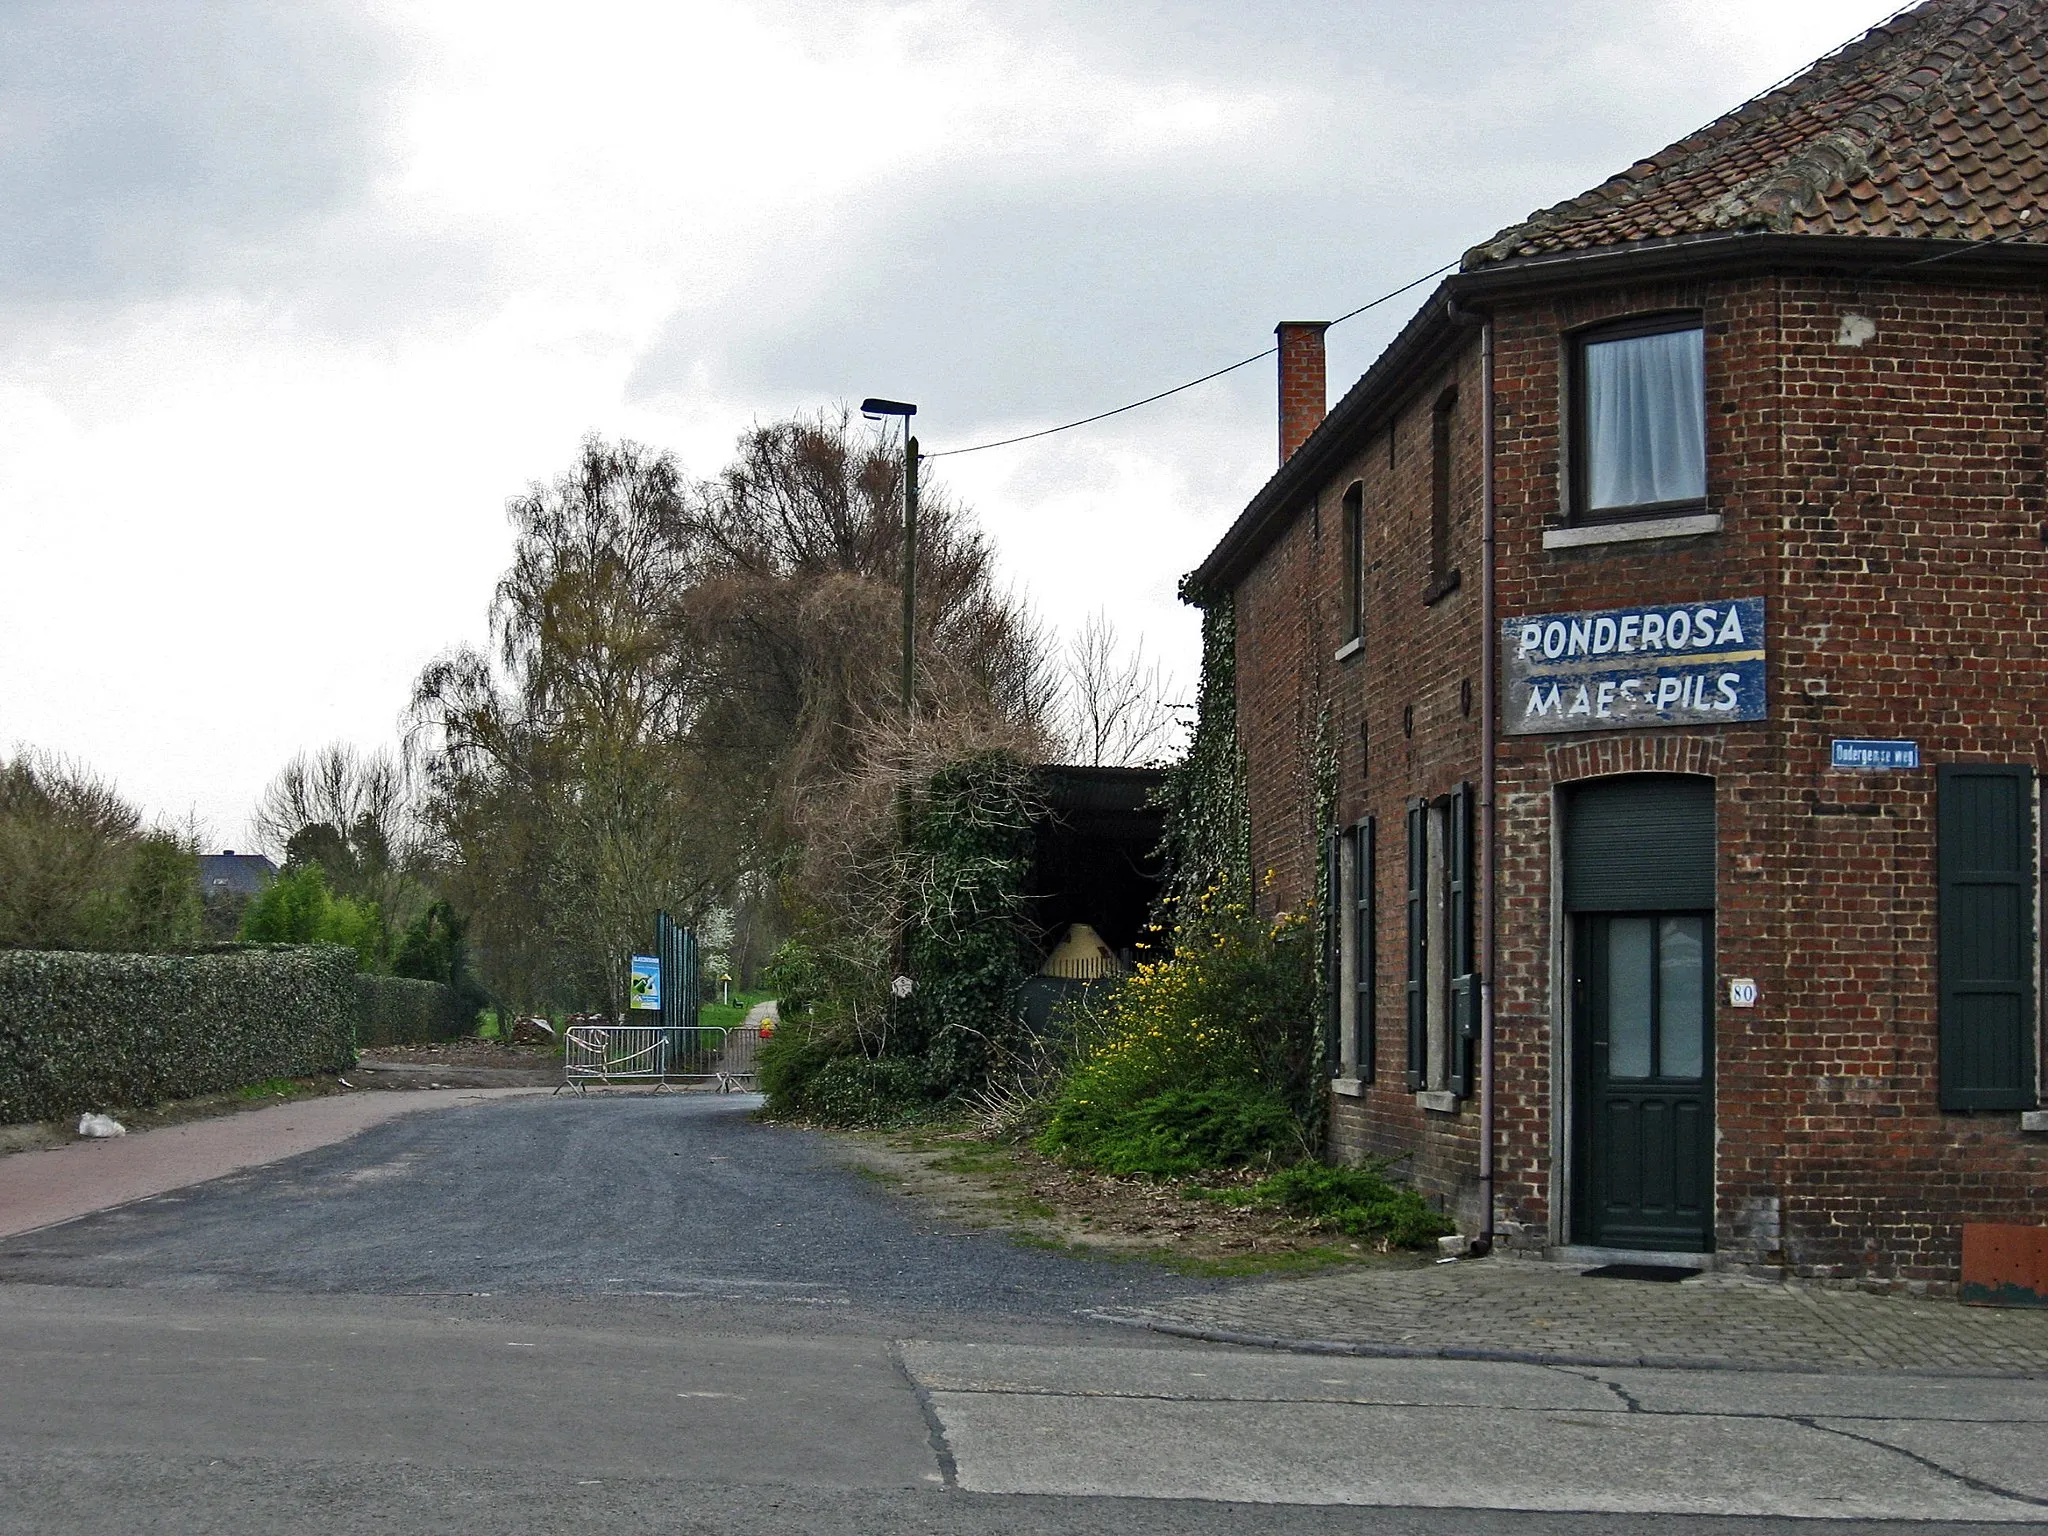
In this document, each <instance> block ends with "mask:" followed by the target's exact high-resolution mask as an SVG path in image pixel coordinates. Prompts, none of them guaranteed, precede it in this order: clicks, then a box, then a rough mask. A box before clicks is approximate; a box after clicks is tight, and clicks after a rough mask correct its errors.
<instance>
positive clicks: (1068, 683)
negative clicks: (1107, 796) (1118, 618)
mask: <svg viewBox="0 0 2048 1536" xmlns="http://www.w3.org/2000/svg"><path fill="white" fill-rule="evenodd" d="M1063 662H1064V664H1063V667H1062V681H1063V682H1064V684H1065V693H1064V696H1063V698H1062V700H1061V706H1062V707H1061V711H1060V723H1061V727H1062V731H1061V734H1062V736H1063V738H1064V740H1065V744H1066V747H1067V751H1068V752H1069V754H1070V755H1071V756H1072V759H1073V761H1075V762H1077V763H1085V764H1087V765H1088V766H1090V767H1135V766H1139V765H1143V764H1149V763H1156V762H1159V761H1160V760H1161V759H1163V758H1164V757H1166V755H1167V754H1168V752H1169V751H1171V749H1172V747H1173V745H1174V742H1175V739H1176V738H1177V737H1178V735H1179V734H1180V723H1179V721H1178V719H1177V718H1176V717H1175V715H1174V712H1173V706H1172V704H1171V703H1170V702H1169V701H1170V699H1171V697H1172V694H1173V679H1172V677H1171V675H1169V674H1168V673H1167V671H1166V669H1165V667H1164V665H1163V664H1162V663H1160V662H1158V661H1156V660H1154V661H1150V662H1148V661H1147V660H1146V658H1145V642H1144V641H1143V640H1139V641H1137V642H1136V643H1135V644H1134V645H1132V647H1131V648H1130V650H1129V651H1128V652H1126V651H1125V650H1124V649H1123V648H1122V646H1121V645H1120V644H1119V642H1118V638H1117V632H1116V625H1115V624H1113V623H1112V622H1111V621H1110V618H1109V615H1108V613H1106V612H1105V611H1104V610H1102V609H1099V608H1098V609H1097V610H1096V611H1095V612H1094V613H1092V614H1090V615H1089V616H1088V619H1087V622H1085V623H1084V624H1083V625H1082V626H1081V628H1080V631H1079V633H1077V634H1076V635H1075V636H1074V637H1073V638H1072V639H1071V640H1069V641H1068V642H1067V650H1066V655H1065V657H1064V658H1063Z"/></svg>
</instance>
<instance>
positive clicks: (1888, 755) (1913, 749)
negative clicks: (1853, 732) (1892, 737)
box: [1833, 737, 1920, 773]
mask: <svg viewBox="0 0 2048 1536" xmlns="http://www.w3.org/2000/svg"><path fill="white" fill-rule="evenodd" d="M1833 747H1834V752H1833V756H1834V766H1835V767H1837V768H1846V769H1849V770H1851V771H1853V772H1863V773H1897V772H1900V771H1902V770H1907V769H1913V768H1918V767H1919V766H1920V743H1919V742H1917V741H1847V740H1843V739H1842V738H1840V737H1837V738H1836V739H1835V741H1834V743H1833Z"/></svg>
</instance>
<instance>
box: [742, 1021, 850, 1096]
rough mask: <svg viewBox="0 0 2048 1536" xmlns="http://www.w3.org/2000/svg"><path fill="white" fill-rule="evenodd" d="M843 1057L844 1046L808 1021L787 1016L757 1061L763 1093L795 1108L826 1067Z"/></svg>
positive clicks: (769, 1038) (767, 1041) (765, 1042)
mask: <svg viewBox="0 0 2048 1536" xmlns="http://www.w3.org/2000/svg"><path fill="white" fill-rule="evenodd" d="M839 1054H840V1043H839V1042H838V1041H836V1040H833V1039H832V1038H830V1036H829V1033H828V1032H827V1031H825V1030H822V1029H820V1028H818V1027H817V1026H816V1025H814V1024H811V1023H809V1022H808V1021H804V1020H798V1019H792V1018H790V1017H788V1016H787V1015H786V1014H785V1015H784V1017H783V1020H782V1022H781V1023H780V1024H778V1025H777V1026H776V1029H775V1033H774V1034H772V1035H770V1036H769V1037H768V1038H767V1039H766V1040H763V1041H762V1042H761V1049H760V1053H759V1054H758V1055H757V1056H756V1057H755V1058H754V1060H755V1064H756V1069H757V1070H758V1072H759V1074H760V1077H759V1082H760V1084H761V1091H762V1092H763V1093H765V1094H766V1095H768V1102H769V1103H770V1104H773V1105H775V1106H776V1107H778V1108H784V1107H787V1108H794V1107H795V1106H796V1105H797V1104H798V1103H799V1102H800V1101H801V1100H802V1098H803V1095H804V1089H805V1088H806V1087H807V1086H808V1085H809V1083H810V1081H811V1079H812V1078H814V1077H816V1076H817V1075H818V1073H819V1072H820V1071H822V1070H823V1069H824V1067H825V1064H826V1063H827V1062H829V1061H831V1060H832V1059H833V1057H835V1056H837V1055H839Z"/></svg>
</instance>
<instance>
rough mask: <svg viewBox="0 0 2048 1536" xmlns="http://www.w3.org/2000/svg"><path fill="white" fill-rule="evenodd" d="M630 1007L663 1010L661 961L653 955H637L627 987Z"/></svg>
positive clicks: (652, 1010) (655, 1010) (654, 1010)
mask: <svg viewBox="0 0 2048 1536" xmlns="http://www.w3.org/2000/svg"><path fill="white" fill-rule="evenodd" d="M626 996H627V1003H626V1006H627V1007H628V1008H644V1009H647V1010H649V1011H651V1012H656V1013H658V1012H660V1011H661V962H660V961H659V960H658V959H656V958H655V957H654V956H653V955H635V956H634V957H633V966H632V972H631V977H630V980H629V983H628V986H627V989H626Z"/></svg>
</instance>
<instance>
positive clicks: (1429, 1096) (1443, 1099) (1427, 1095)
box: [1415, 1088, 1458, 1115]
mask: <svg viewBox="0 0 2048 1536" xmlns="http://www.w3.org/2000/svg"><path fill="white" fill-rule="evenodd" d="M1415 1102H1416V1104H1417V1105H1418V1106H1419V1107H1421V1108H1423V1109H1433V1110H1435V1111H1437V1112H1438V1113H1439V1114H1445V1115H1455V1114H1456V1113H1457V1112H1458V1096H1457V1095H1456V1094H1455V1093H1452V1092H1451V1091H1450V1090H1448V1089H1445V1088H1433V1089H1428V1090H1426V1091H1424V1092H1422V1093H1418V1094H1416V1095H1415Z"/></svg>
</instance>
